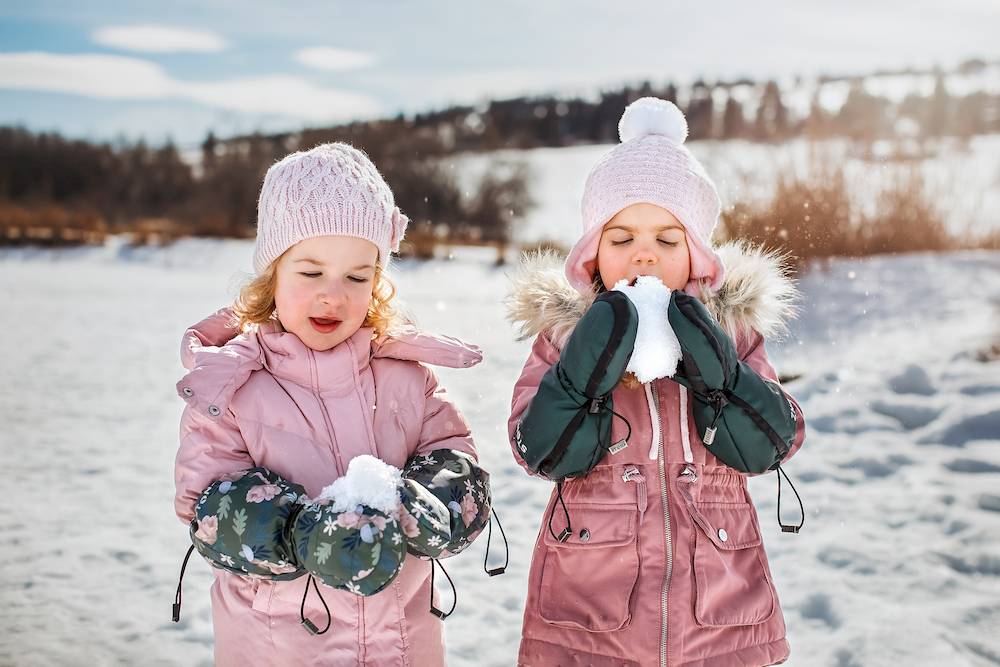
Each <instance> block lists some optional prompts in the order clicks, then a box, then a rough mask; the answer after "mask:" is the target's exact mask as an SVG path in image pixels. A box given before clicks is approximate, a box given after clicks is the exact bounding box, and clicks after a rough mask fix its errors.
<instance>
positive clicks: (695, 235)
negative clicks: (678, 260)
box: [566, 97, 725, 296]
mask: <svg viewBox="0 0 1000 667" xmlns="http://www.w3.org/2000/svg"><path fill="white" fill-rule="evenodd" d="M687 133H688V127H687V120H685V118H684V114H683V113H681V110H680V109H678V108H677V106H676V105H674V104H673V103H672V102H667V101H666V100H661V99H658V98H655V97H643V98H641V99H638V100H636V101H635V102H633V103H632V104H630V105H628V106H627V107H626V108H625V113H623V114H622V117H621V120H620V121H619V122H618V135H619V137H620V138H621V143H620V144H619V145H617V146H615V147H614V148H613V149H611V151H609V152H608V153H607V154H606V155H604V157H602V158H601V159H600V160H599V161H598V162H597V164H596V165H594V168H593V169H591V171H590V175H589V176H588V177H587V184H586V186H585V188H584V193H583V236H582V237H581V238H580V240H579V241H577V242H576V245H574V246H573V249H572V250H571V251H570V253H569V257H567V258H566V277H567V278H568V279H569V282H570V283H571V284H572V285H573V287H575V288H576V289H577V290H579V291H581V292H589V291H591V290H592V289H593V281H594V274H595V273H596V271H597V248H598V245H599V243H600V240H601V232H602V230H603V229H604V225H605V224H607V222H608V221H609V220H611V218H613V217H614V216H615V215H616V214H618V212H619V211H621V210H622V209H624V208H626V207H627V206H631V205H632V204H640V203H645V204H653V205H656V206H660V207H662V208H665V209H667V210H668V211H670V212H671V213H672V214H673V215H674V217H676V218H677V219H678V220H679V221H680V222H681V224H683V225H684V229H685V232H686V234H685V235H686V237H687V244H688V250H689V252H690V255H691V274H690V280H689V281H688V284H687V286H685V288H684V291H686V292H688V293H690V294H692V295H693V296H699V294H698V292H699V287H705V288H707V289H708V290H709V291H711V292H713V293H714V292H716V291H718V289H719V288H720V287H721V286H722V280H723V278H724V277H725V267H724V266H723V265H722V260H721V259H719V256H718V255H717V254H716V253H715V251H714V250H713V249H712V247H711V241H710V239H711V237H712V231H713V230H714V229H715V224H716V222H717V221H718V219H719V212H720V209H721V204H720V202H719V194H718V193H717V192H716V190H715V185H714V184H713V183H712V181H711V179H709V177H708V174H706V173H705V170H704V169H703V168H702V166H701V164H700V163H699V162H698V160H697V159H695V157H694V156H693V155H692V154H691V152H690V151H689V150H688V149H687V148H686V147H685V146H684V145H683V143H684V140H685V139H686V138H687Z"/></svg>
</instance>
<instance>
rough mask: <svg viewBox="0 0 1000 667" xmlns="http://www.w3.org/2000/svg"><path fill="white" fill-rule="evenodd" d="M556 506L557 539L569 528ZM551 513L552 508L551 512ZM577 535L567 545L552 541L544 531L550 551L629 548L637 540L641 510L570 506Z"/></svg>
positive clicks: (600, 506)
mask: <svg viewBox="0 0 1000 667" xmlns="http://www.w3.org/2000/svg"><path fill="white" fill-rule="evenodd" d="M553 502H554V503H556V506H555V513H554V514H553V516H552V532H554V533H555V534H556V535H558V534H559V533H560V531H562V530H563V528H565V527H566V517H565V515H563V512H562V505H560V504H559V502H558V501H556V500H553ZM549 509H550V511H551V510H552V508H551V507H550V508H549ZM566 510H567V511H568V512H569V520H570V525H571V526H572V528H573V533H572V534H571V535H570V536H569V537H568V538H567V539H566V541H565V542H560V541H559V540H557V539H555V538H554V537H552V533H550V532H549V531H548V530H547V529H545V528H544V526H543V529H544V540H545V544H546V545H547V546H550V547H556V548H559V547H571V548H575V549H590V548H598V547H613V546H622V545H625V544H629V543H630V542H632V541H634V540H635V534H636V529H637V525H636V518H637V516H638V509H637V507H636V506H635V505H602V504H598V503H566Z"/></svg>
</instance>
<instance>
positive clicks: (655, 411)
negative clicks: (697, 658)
mask: <svg viewBox="0 0 1000 667" xmlns="http://www.w3.org/2000/svg"><path fill="white" fill-rule="evenodd" d="M647 386H649V387H652V396H653V401H652V402H651V403H650V408H651V409H652V412H651V413H650V418H651V419H650V420H651V421H652V422H653V423H654V424H655V426H654V430H655V432H656V433H657V439H659V434H660V433H662V430H663V429H662V424H661V423H660V410H659V396H658V392H657V391H656V387H655V386H653V383H650V384H649V385H647ZM657 449H658V450H659V452H658V453H657V465H658V466H659V472H660V502H661V503H662V504H663V531H664V536H665V543H666V550H667V553H666V556H667V571H666V573H665V574H664V577H663V583H662V584H661V585H660V612H661V618H660V623H661V624H660V627H661V628H662V630H661V631H660V666H661V667H666V665H667V593H668V591H669V589H670V575H671V573H672V572H673V569H674V546H673V539H672V538H671V535H670V505H669V501H668V499H667V472H666V462H665V460H664V459H665V456H664V454H663V449H664V448H663V447H658V448H657Z"/></svg>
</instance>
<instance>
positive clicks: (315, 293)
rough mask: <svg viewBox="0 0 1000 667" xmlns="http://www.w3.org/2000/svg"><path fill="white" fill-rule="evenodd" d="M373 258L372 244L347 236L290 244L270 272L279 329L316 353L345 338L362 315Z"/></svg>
mask: <svg viewBox="0 0 1000 667" xmlns="http://www.w3.org/2000/svg"><path fill="white" fill-rule="evenodd" d="M377 259H378V248H376V247H375V245H374V244H373V243H371V242H369V241H366V240H364V239H359V238H356V237H353V236H317V237H314V238H311V239H306V240H305V241H300V242H299V243H296V244H295V245H294V246H292V247H291V248H290V249H289V250H288V252H286V253H285V254H284V255H283V256H282V257H281V259H280V260H279V261H278V266H277V267H276V273H277V286H276V288H275V291H274V301H275V305H276V307H277V309H278V320H280V322H281V326H283V327H284V328H285V331H290V332H291V333H293V334H295V335H296V336H298V337H299V339H301V340H302V342H303V343H305V344H306V346H308V347H309V348H311V349H313V350H316V351H322V350H329V349H330V348H332V347H334V346H336V345H339V344H340V343H342V342H344V341H345V340H347V339H348V338H350V337H351V336H352V335H353V334H354V333H355V332H356V331H357V330H358V329H359V328H360V327H361V325H362V324H364V321H365V316H366V315H367V314H368V305H369V303H370V302H371V298H372V289H373V288H374V282H375V281H374V279H375V262H376V260H377Z"/></svg>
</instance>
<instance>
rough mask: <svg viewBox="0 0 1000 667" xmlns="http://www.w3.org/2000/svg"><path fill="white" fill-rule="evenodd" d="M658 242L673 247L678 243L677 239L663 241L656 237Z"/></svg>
mask: <svg viewBox="0 0 1000 667" xmlns="http://www.w3.org/2000/svg"><path fill="white" fill-rule="evenodd" d="M657 240H658V241H659V242H660V243H662V244H664V245H668V246H670V247H673V246H675V245H677V244H678V243H679V241H665V240H663V239H657Z"/></svg>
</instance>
